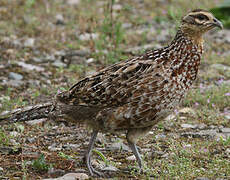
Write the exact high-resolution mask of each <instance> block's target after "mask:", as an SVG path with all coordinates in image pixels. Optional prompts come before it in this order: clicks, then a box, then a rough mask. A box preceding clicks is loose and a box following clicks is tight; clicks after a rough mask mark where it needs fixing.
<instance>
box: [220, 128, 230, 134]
mask: <svg viewBox="0 0 230 180" xmlns="http://www.w3.org/2000/svg"><path fill="white" fill-rule="evenodd" d="M220 132H222V133H230V128H222V129H220Z"/></svg>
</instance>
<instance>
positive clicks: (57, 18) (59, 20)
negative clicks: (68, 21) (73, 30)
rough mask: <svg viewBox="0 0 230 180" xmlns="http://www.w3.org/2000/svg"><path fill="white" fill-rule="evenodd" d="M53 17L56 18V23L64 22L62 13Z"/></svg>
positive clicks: (61, 23)
mask: <svg viewBox="0 0 230 180" xmlns="http://www.w3.org/2000/svg"><path fill="white" fill-rule="evenodd" d="M55 18H56V24H57V25H63V24H65V23H64V17H63V15H62V14H57V15H56V17H55Z"/></svg>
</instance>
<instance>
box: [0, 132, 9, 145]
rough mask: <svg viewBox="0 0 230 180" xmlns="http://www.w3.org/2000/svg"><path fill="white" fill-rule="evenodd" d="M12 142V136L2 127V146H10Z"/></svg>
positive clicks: (0, 139)
mask: <svg viewBox="0 0 230 180" xmlns="http://www.w3.org/2000/svg"><path fill="white" fill-rule="evenodd" d="M9 144H10V138H9V136H8V135H7V134H6V132H5V130H4V129H3V128H0V146H8V145H9Z"/></svg>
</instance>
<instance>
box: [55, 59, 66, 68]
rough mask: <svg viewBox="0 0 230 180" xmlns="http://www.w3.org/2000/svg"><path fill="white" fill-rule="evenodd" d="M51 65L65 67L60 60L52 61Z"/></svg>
mask: <svg viewBox="0 0 230 180" xmlns="http://www.w3.org/2000/svg"><path fill="white" fill-rule="evenodd" d="M52 65H53V66H56V67H66V64H65V63H63V62H61V61H60V60H57V61H54V62H53V63H52Z"/></svg>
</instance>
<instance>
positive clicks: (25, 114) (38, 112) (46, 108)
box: [0, 103, 53, 124]
mask: <svg viewBox="0 0 230 180" xmlns="http://www.w3.org/2000/svg"><path fill="white" fill-rule="evenodd" d="M52 109H53V103H44V104H37V105H34V106H28V107H25V108H23V109H16V110H14V111H12V112H9V113H7V114H1V115H0V124H4V123H9V122H24V121H30V120H34V119H41V118H48V117H49V113H50V112H51V111H52Z"/></svg>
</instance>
